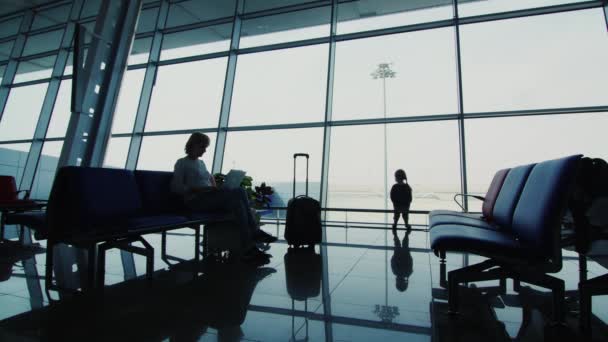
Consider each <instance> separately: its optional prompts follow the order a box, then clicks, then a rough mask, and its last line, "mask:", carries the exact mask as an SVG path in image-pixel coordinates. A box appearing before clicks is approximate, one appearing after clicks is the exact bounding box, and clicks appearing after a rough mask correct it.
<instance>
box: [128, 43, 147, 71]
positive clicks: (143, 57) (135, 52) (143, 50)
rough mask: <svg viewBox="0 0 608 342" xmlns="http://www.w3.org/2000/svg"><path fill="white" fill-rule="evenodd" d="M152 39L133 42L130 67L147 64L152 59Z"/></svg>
mask: <svg viewBox="0 0 608 342" xmlns="http://www.w3.org/2000/svg"><path fill="white" fill-rule="evenodd" d="M151 46H152V38H151V37H150V38H140V39H135V40H134V41H133V46H131V54H130V55H129V65H133V64H142V63H147V62H148V58H149V57H150V47H151Z"/></svg>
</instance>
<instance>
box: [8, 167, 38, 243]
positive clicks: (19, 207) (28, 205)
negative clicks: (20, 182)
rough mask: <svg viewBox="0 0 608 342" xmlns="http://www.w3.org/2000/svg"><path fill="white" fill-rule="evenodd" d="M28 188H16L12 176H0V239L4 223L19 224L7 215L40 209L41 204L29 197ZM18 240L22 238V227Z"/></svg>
mask: <svg viewBox="0 0 608 342" xmlns="http://www.w3.org/2000/svg"><path fill="white" fill-rule="evenodd" d="M22 192H23V193H24V194H25V195H24V196H23V198H19V194H20V193H22ZM29 196H30V192H29V190H17V184H16V183H15V178H14V177H13V176H0V213H2V218H1V220H0V240H4V228H5V225H6V224H19V223H20V222H14V220H10V219H9V216H11V215H14V214H18V213H23V212H25V211H29V210H34V209H40V208H41V207H43V206H44V205H43V204H40V203H37V202H35V201H32V200H30V199H29ZM20 240H21V241H22V240H23V229H21V233H20Z"/></svg>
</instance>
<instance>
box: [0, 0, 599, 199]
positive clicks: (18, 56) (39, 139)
mask: <svg viewBox="0 0 608 342" xmlns="http://www.w3.org/2000/svg"><path fill="white" fill-rule="evenodd" d="M79 1H80V0H79ZM64 3H67V1H58V2H55V3H52V4H47V5H44V6H39V7H37V8H34V9H31V10H27V11H22V12H18V13H12V14H10V15H7V16H4V17H3V18H2V20H9V19H13V18H17V17H19V16H23V18H24V19H22V22H21V25H20V29H19V32H18V34H16V35H13V36H10V37H4V38H2V39H0V42H6V41H10V40H15V44H14V45H13V50H12V52H11V58H10V59H9V60H8V61H4V62H2V63H1V64H2V65H4V66H5V72H4V77H3V79H2V84H1V86H0V108H2V109H3V108H4V107H5V105H6V101H7V98H8V95H9V92H10V89H11V88H13V87H23V86H29V85H34V84H39V83H46V82H48V83H49V84H54V83H59V82H60V81H61V80H64V79H70V78H71V77H72V76H71V75H63V70H61V72H59V71H57V70H55V68H54V70H53V75H52V77H50V78H44V79H38V80H33V81H27V82H21V83H13V79H14V75H15V74H16V67H17V65H18V63H19V62H20V61H25V60H30V59H33V58H40V57H46V56H50V55H57V56H58V60H56V62H55V66H57V65H58V63H59V62H60V61H59V59H63V58H59V57H60V56H63V54H64V52H62V51H63V50H64V47H63V46H62V47H60V48H59V49H57V50H53V51H47V52H43V53H39V54H36V55H30V56H22V52H23V47H24V44H25V40H26V39H27V37H28V36H30V35H34V34H41V33H45V32H50V31H54V30H57V29H58V28H59V27H55V26H50V27H45V28H41V29H36V30H32V31H30V30H29V28H30V26H31V23H32V22H33V19H34V15H35V14H36V12H37V11H40V10H43V9H47V8H52V7H55V6H59V5H63V4H64ZM172 3H174V2H173V1H169V0H161V1H157V2H153V3H147V4H145V5H143V6H142V9H150V8H154V7H161V8H160V9H159V15H158V18H157V25H156V29H155V30H154V32H146V33H143V34H137V35H136V38H143V37H153V43H152V47H151V51H150V57H149V59H148V62H147V63H141V64H136V65H129V66H128V67H127V70H135V69H141V68H146V76H145V77H144V84H143V85H142V91H141V96H140V100H139V106H138V110H137V115H136V118H135V123H134V129H133V132H131V133H120V134H112V135H111V137H131V144H130V146H129V154H128V157H127V162H126V164H127V165H125V166H126V167H127V168H129V169H132V168H135V167H136V164H137V159H138V154H139V149H140V148H141V140H142V138H143V137H144V136H158V135H173V134H185V133H192V132H194V131H203V132H217V133H218V139H217V140H216V155H215V157H214V165H213V170H214V172H215V171H219V170H220V169H221V160H222V158H223V151H224V147H225V138H226V135H227V133H228V132H236V131H254V130H275V129H290V128H309V127H322V128H323V129H324V136H323V139H324V145H323V156H322V158H323V163H322V170H321V175H322V177H321V178H322V180H321V182H322V189H323V190H322V192H321V200H322V202H323V203H325V204H327V203H326V201H327V178H328V177H327V175H328V172H329V162H330V160H329V158H330V156H329V146H330V137H331V134H330V132H331V127H332V126H352V125H369V124H384V123H387V124H390V123H404V122H423V121H424V122H426V121H437V120H456V121H458V125H459V140H460V141H459V143H460V147H459V149H460V153H461V157H460V160H461V169H462V170H463V171H462V172H461V189H462V190H463V191H466V189H467V184H466V161H467V158H466V151H465V145H464V137H465V134H464V123H465V122H466V120H467V119H476V118H496V117H516V116H536V115H559V114H574V113H598V112H608V105H607V106H582V107H571V108H542V109H529V110H526V109H524V110H513V111H492V112H475V113H466V112H465V111H464V109H463V97H462V87H461V85H462V75H461V70H459V71H458V77H457V78H458V87H459V88H458V98H459V110H458V112H457V113H444V114H441V113H438V114H435V115H428V116H404V117H391V118H387V119H386V120H384V119H382V118H379V119H359V120H338V121H333V120H332V117H331V98H332V97H333V89H331V88H333V87H332V86H331V83H332V82H333V68H334V67H335V66H334V64H335V60H334V61H331V59H333V58H335V57H331V54H332V52H331V50H332V46H334V49H335V44H336V43H337V42H341V41H347V40H353V39H364V38H371V37H379V36H385V35H390V34H398V33H405V32H415V31H421V30H430V29H438V28H442V27H454V28H455V31H456V33H455V41H456V45H457V56H456V62H457V64H458V65H460V48H459V39H460V33H459V27H460V26H461V25H469V24H473V23H483V22H490V21H497V20H508V19H514V18H522V17H528V16H538V15H547V14H554V13H562V12H568V11H578V10H585V9H591V8H602V10H603V11H604V15H605V18H606V23H607V24H606V26H607V27H608V1H606V0H593V1H584V2H579V3H570V4H562V5H551V6H545V7H539V8H530V9H523V10H515V11H507V12H499V13H490V14H484V15H477V16H470V17H463V18H461V17H460V16H459V15H458V1H457V0H453V6H454V11H455V13H454V18H452V19H447V20H439V21H434V22H427V23H420V24H413V25H405V26H400V27H390V28H384V29H378V30H370V31H362V32H355V33H349V34H342V35H337V34H336V32H337V31H336V28H337V25H338V20H337V9H338V5H339V3H343V1H342V2H339V1H336V0H331V1H328V0H317V1H310V2H307V3H303V4H295V5H291V6H285V7H280V8H272V9H267V10H262V11H256V12H249V13H244V7H243V8H242V9H241V11H235V14H234V15H233V16H232V17H225V18H216V19H213V20H208V21H205V22H201V23H195V24H187V25H182V26H175V27H171V28H165V26H164V24H165V22H166V18H167V17H168V10H169V8H168V7H169V5H170V4H172ZM237 5H238V2H237ZM242 5H243V6H244V4H242ZM324 6H331V7H332V23H331V25H332V28H331V30H330V33H329V36H328V37H321V38H312V39H306V40H301V41H292V42H285V43H279V44H270V45H264V46H256V47H251V48H246V49H239V47H238V41H239V38H240V32H239V30H237V31H236V32H237V33H238V34H236V35H235V30H234V28H235V26H237V25H235V23H236V22H237V21H239V22H240V21H242V20H248V19H253V18H260V17H265V16H273V15H278V14H283V13H290V12H296V11H301V10H306V9H312V8H318V7H324ZM163 8H164V9H163ZM162 11H166V12H164V13H163V12H162ZM334 15H335V16H336V17H335V18H334V17H333V16H334ZM26 16H29V23H27V24H25V23H24V22H25V17H26ZM163 16H164V21H163V20H161V19H160V18H161V17H163ZM91 20H94V17H93V16H91V17H89V18H74V17H72V16H70V21H69V22H68V23H66V24H58V25H57V26H60V25H63V27H65V29H66V30H68V26H69V25H70V24H73V23H74V22H89V21H91ZM334 21H335V22H334ZM225 23H233V36H232V37H231V46H230V49H229V50H228V51H223V52H216V53H211V54H203V55H196V56H189V57H184V58H177V59H171V60H164V61H160V60H159V59H160V58H159V57H160V49H161V47H162V38H163V37H164V35H165V34H172V33H177V32H182V31H186V30H191V29H195V28H200V27H206V26H211V25H217V24H225ZM315 44H329V45H330V57H329V59H330V61H328V65H329V68H328V84H327V87H328V89H327V93H326V99H325V101H326V109H325V111H326V113H325V118H324V121H322V122H303V123H290V124H275V125H256V126H228V118H229V105H230V102H231V100H232V87H233V83H234V77H235V73H236V60H237V59H238V55H240V54H249V53H258V52H265V51H273V50H278V49H287V48H295V47H301V46H311V45H315ZM68 49H69V50H68V53H69V51H70V50H71V48H68ZM334 51H335V50H334ZM155 52H158V56H154V55H155ZM334 53H335V52H334ZM220 57H228V58H229V63H228V67H227V72H226V80H225V83H224V88H225V89H224V96H223V98H222V110H221V112H220V118H219V122H218V127H201V128H198V129H188V130H177V131H175V130H167V131H155V132H145V130H144V129H145V127H144V126H145V120H146V116H147V110H148V107H149V102H150V98H151V96H152V90H153V85H154V78H155V77H153V76H156V73H157V71H158V67H159V66H163V65H172V64H177V63H187V62H192V61H199V60H205V59H212V58H220ZM231 59H232V60H233V63H234V66H233V67H230V60H231ZM458 68H460V67H458ZM7 76H8V77H7ZM227 85H228V86H227ZM53 93H55V89H54V87H49V90H47V96H45V101H44V105H43V109H42V112H44V115H42V114H43V113H42V112H41V118H39V122H38V124H37V128H36V133H35V134H34V137H32V139H21V140H12V141H8V140H6V141H0V145H5V144H12V143H32V144H33V145H34V144H36V145H37V144H42V143H43V142H45V141H61V140H64V139H65V137H59V138H46V137H45V136H44V134H42V131H43V130H45V128H44V127H45V121H47V119H50V118H48V117H46V114H47V113H49V112H48V110H49V108H50V109H51V112H50V113H52V104H53V103H54V100H55V99H54V98H53V99H51V98H52V97H53V96H52V94H53ZM55 97H56V95H55ZM1 115H2V114H1V113H0V120H1ZM41 119H42V120H41ZM47 125H48V122H47ZM33 152H36V151H33ZM36 155H38V156H36ZM39 158H40V153H34V155H32V156H28V161H29V162H30V163H29V164H30V165H37V163H38V162H37V161H36V162H34V159H36V160H37V159H39ZM28 174H33V175H35V172H34V171H32V170H31V168H29V167H28ZM25 185H26V183H23V186H25Z"/></svg>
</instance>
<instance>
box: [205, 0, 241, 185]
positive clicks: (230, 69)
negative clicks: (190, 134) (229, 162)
mask: <svg viewBox="0 0 608 342" xmlns="http://www.w3.org/2000/svg"><path fill="white" fill-rule="evenodd" d="M244 7H245V0H237V4H236V9H235V12H234V24H233V26H232V37H231V39H230V54H229V56H228V65H227V66H226V81H225V82H224V95H223V96H222V108H221V111H220V119H219V123H218V127H217V138H216V142H215V153H214V154H213V167H212V173H218V172H220V171H221V170H222V163H223V162H224V150H225V148H226V135H227V134H228V119H229V118H230V104H231V103H232V90H233V89H234V78H235V76H236V62H237V59H238V49H239V41H240V39H241V23H242V19H241V16H242V14H243V10H244Z"/></svg>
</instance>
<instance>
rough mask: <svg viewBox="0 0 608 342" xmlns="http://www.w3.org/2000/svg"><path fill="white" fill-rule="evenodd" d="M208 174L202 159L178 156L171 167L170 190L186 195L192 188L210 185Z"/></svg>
mask: <svg viewBox="0 0 608 342" xmlns="http://www.w3.org/2000/svg"><path fill="white" fill-rule="evenodd" d="M210 176H211V174H210V173H209V171H208V170H207V166H205V163H204V162H203V161H202V160H200V159H190V158H188V157H183V158H180V159H178V160H177V162H175V167H174V169H173V179H171V191H173V192H175V193H177V194H180V195H183V196H188V195H189V194H190V189H192V188H198V187H204V186H211V181H210V179H209V178H210Z"/></svg>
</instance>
